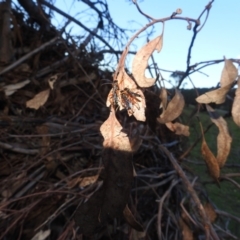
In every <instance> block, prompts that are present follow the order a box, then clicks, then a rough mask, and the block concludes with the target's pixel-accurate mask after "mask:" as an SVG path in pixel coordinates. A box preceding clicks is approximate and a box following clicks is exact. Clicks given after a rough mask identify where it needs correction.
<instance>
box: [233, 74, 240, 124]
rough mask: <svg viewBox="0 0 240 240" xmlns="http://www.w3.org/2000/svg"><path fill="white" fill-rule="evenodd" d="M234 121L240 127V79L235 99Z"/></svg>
mask: <svg viewBox="0 0 240 240" xmlns="http://www.w3.org/2000/svg"><path fill="white" fill-rule="evenodd" d="M232 117H233V121H234V122H235V123H236V124H237V125H238V126H239V127H240V77H239V79H238V88H237V89H236V92H235V97H234V100H233V105H232Z"/></svg>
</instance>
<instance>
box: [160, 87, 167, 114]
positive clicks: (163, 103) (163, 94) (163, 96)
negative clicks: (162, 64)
mask: <svg viewBox="0 0 240 240" xmlns="http://www.w3.org/2000/svg"><path fill="white" fill-rule="evenodd" d="M159 97H160V99H161V104H160V108H163V110H165V109H166V107H167V90H166V88H165V87H162V88H161V93H160V96H159Z"/></svg>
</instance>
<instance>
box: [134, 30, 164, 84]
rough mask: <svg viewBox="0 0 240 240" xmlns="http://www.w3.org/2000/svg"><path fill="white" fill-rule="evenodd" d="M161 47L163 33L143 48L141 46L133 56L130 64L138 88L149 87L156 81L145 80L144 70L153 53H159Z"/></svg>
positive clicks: (151, 79)
mask: <svg viewBox="0 0 240 240" xmlns="http://www.w3.org/2000/svg"><path fill="white" fill-rule="evenodd" d="M162 45H163V33H162V34H161V35H160V36H159V37H156V38H155V39H153V40H152V41H150V42H148V43H147V44H146V45H145V46H143V47H142V48H141V49H140V50H139V51H138V52H137V54H136V55H135V57H134V59H133V64H132V74H133V76H134V78H135V80H136V82H137V83H138V85H139V86H140V87H151V86H152V85H153V84H154V83H155V81H156V79H154V78H146V77H145V70H146V67H147V65H148V59H149V57H150V56H151V55H152V53H153V52H154V50H157V51H158V52H160V51H161V49H162Z"/></svg>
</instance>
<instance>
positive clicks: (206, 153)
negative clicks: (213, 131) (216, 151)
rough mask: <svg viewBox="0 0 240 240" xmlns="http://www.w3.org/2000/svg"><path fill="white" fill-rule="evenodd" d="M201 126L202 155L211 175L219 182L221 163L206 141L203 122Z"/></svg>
mask: <svg viewBox="0 0 240 240" xmlns="http://www.w3.org/2000/svg"><path fill="white" fill-rule="evenodd" d="M200 126H201V132H202V147H201V152H202V156H203V158H204V160H205V162H206V165H207V168H208V170H209V173H210V175H211V176H212V177H213V179H214V180H216V182H217V183H218V178H219V176H220V168H219V164H218V161H217V159H216V158H215V156H214V155H213V153H212V152H211V150H210V149H209V147H208V145H207V143H206V141H205V138H204V133H203V129H202V124H200Z"/></svg>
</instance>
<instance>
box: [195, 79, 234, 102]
mask: <svg viewBox="0 0 240 240" xmlns="http://www.w3.org/2000/svg"><path fill="white" fill-rule="evenodd" d="M232 85H233V84H232V83H229V84H228V85H226V86H224V87H221V88H218V89H216V90H213V91H209V92H206V93H204V94H202V95H200V96H199V97H197V98H196V101H197V102H198V103H205V104H209V103H211V102H214V103H216V104H221V103H224V102H225V99H226V95H227V93H228V91H229V90H230V89H231V88H232Z"/></svg>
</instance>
